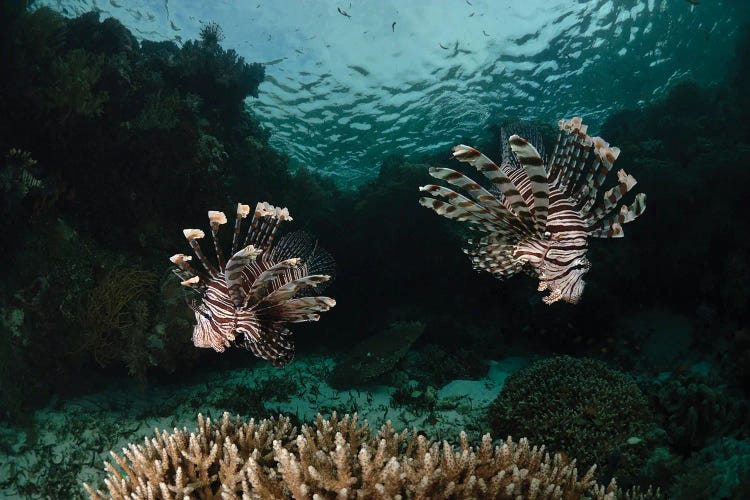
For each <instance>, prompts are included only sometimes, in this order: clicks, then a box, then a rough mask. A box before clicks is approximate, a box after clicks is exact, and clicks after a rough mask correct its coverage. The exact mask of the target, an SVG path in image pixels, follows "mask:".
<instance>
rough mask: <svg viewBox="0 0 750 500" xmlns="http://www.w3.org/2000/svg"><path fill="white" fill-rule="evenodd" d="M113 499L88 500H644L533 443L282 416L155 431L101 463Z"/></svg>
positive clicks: (99, 495) (93, 492)
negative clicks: (435, 436) (295, 422)
mask: <svg viewBox="0 0 750 500" xmlns="http://www.w3.org/2000/svg"><path fill="white" fill-rule="evenodd" d="M105 470H106V472H107V477H106V479H105V484H106V488H107V492H104V491H102V490H98V489H95V488H93V487H91V486H90V485H88V484H87V485H85V487H86V490H87V491H88V493H89V495H90V496H91V498H92V500H97V499H103V498H105V497H109V498H114V499H125V498H163V499H170V498H175V497H182V496H187V495H190V496H191V497H195V498H216V497H218V496H221V497H222V498H295V499H298V500H302V499H306V498H310V497H311V496H314V497H315V498H334V497H335V498H375V497H388V498H395V497H399V498H477V497H481V498H517V497H519V496H521V497H524V498H568V499H575V498H618V497H619V498H646V497H650V496H651V494H650V493H647V494H646V495H642V494H639V493H637V492H632V493H627V494H625V493H623V492H621V491H619V490H618V489H617V487H616V485H615V484H614V483H611V484H610V485H609V486H607V487H606V488H605V487H604V486H602V485H599V484H597V483H596V482H595V481H594V480H593V472H594V468H591V469H589V470H588V472H586V473H585V474H584V475H583V476H581V477H579V476H578V471H577V468H576V462H575V460H568V459H567V458H565V457H564V456H562V455H560V454H556V455H554V456H552V457H550V455H549V454H548V453H546V452H545V450H544V447H540V448H537V447H533V448H532V447H531V446H530V445H529V443H528V441H527V440H525V439H521V440H520V441H518V442H514V441H513V440H511V439H510V438H508V439H507V440H506V441H505V442H502V443H501V444H499V445H497V446H493V444H492V439H491V438H490V436H489V435H485V436H484V438H483V439H482V442H481V444H480V445H479V446H477V447H472V446H471V445H470V444H469V442H468V441H467V439H466V435H465V434H462V435H461V436H460V439H459V443H458V445H457V446H452V445H450V444H449V443H447V442H443V443H442V444H441V443H436V442H434V441H432V440H430V439H428V438H426V437H425V436H423V435H421V434H417V433H416V432H413V433H409V432H408V431H406V430H405V431H403V432H400V433H399V432H396V431H395V430H394V429H393V427H392V426H391V425H390V424H386V425H384V426H383V427H382V428H381V429H380V431H379V432H378V433H377V435H375V436H373V435H372V434H371V432H370V429H369V426H368V425H367V422H365V423H364V424H360V423H359V421H358V418H357V415H356V414H355V415H354V416H352V417H350V416H348V415H346V416H344V417H343V418H338V417H337V416H336V414H333V415H332V416H331V418H330V419H324V418H323V417H322V416H321V415H318V418H317V420H316V422H315V423H314V424H313V425H310V426H308V425H304V426H303V427H302V428H301V430H300V432H299V433H298V432H297V429H296V428H295V427H293V426H292V424H291V422H290V421H289V419H288V418H286V417H283V416H281V417H279V418H278V419H269V420H261V421H258V422H256V421H255V420H250V422H248V423H243V422H242V421H241V420H240V419H239V418H236V419H232V418H230V416H229V414H227V413H225V414H224V416H223V418H222V419H221V421H217V422H213V421H211V420H210V419H206V418H204V417H203V416H202V415H199V416H198V429H197V430H196V431H195V432H192V433H191V432H189V431H188V430H187V429H182V430H180V429H175V430H174V432H172V433H168V432H166V431H161V432H160V431H158V430H157V432H156V435H155V436H154V437H153V438H151V439H149V438H146V439H145V442H144V444H142V445H136V444H131V445H129V446H128V447H127V448H125V449H123V452H122V455H119V454H116V453H114V452H113V453H112V462H107V463H105Z"/></svg>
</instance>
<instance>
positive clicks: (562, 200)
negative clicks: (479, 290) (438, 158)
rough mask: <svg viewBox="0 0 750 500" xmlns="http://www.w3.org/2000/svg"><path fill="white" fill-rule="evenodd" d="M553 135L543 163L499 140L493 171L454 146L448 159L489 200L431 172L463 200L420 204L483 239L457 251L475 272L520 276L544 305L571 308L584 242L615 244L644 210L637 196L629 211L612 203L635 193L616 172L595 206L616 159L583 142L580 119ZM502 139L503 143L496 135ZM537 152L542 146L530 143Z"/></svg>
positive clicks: (602, 147) (613, 152) (518, 145)
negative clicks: (480, 178)
mask: <svg viewBox="0 0 750 500" xmlns="http://www.w3.org/2000/svg"><path fill="white" fill-rule="evenodd" d="M559 127H560V133H559V134H558V137H557V144H556V145H555V149H554V153H553V154H552V157H551V159H550V160H549V162H546V163H547V164H546V165H545V161H544V160H543V159H542V155H540V154H539V152H538V151H537V149H536V148H535V147H534V145H532V144H531V143H530V142H529V141H527V140H526V139H524V138H522V137H519V136H518V135H511V136H510V137H509V138H508V140H507V143H506V142H505V141H504V140H503V144H502V146H503V161H502V164H501V166H499V167H498V166H497V165H495V164H494V163H493V162H492V161H491V160H490V159H489V158H487V157H486V156H484V155H483V154H482V153H480V152H479V151H477V150H476V149H474V148H471V147H469V146H465V145H463V144H459V145H458V146H455V147H454V148H453V157H454V158H456V159H458V160H460V161H462V162H466V163H468V164H470V165H472V166H473V167H475V168H476V169H477V170H478V171H479V172H481V173H482V174H483V175H484V176H485V177H486V178H487V179H489V181H490V182H491V183H492V186H493V188H491V190H492V192H491V191H489V190H487V189H485V188H483V187H482V186H480V185H479V184H478V183H476V182H474V181H473V180H471V179H470V178H468V177H467V176H465V175H463V174H462V173H460V172H457V171H455V170H452V169H450V168H431V169H430V175H431V176H433V177H435V178H437V179H442V180H444V181H446V182H448V183H449V184H452V185H454V186H458V187H460V188H462V189H463V190H464V191H465V192H466V193H467V194H468V195H469V197H470V198H469V197H466V196H462V195H460V194H458V193H457V192H455V191H453V190H452V189H449V188H446V187H442V186H438V185H435V184H430V185H427V186H422V187H420V188H419V189H420V191H426V192H428V193H430V194H431V195H433V196H438V197H442V198H443V199H444V200H445V201H442V200H439V199H435V198H428V197H423V198H420V200H419V203H420V204H421V205H422V206H425V207H429V208H431V209H433V210H434V211H435V212H437V213H438V214H440V215H442V216H444V217H447V218H448V219H453V220H458V221H465V222H468V223H470V224H472V225H473V228H475V229H477V230H479V231H481V232H483V233H484V235H483V236H482V237H480V238H477V239H468V240H467V243H468V247H467V248H465V249H464V252H466V253H467V254H468V255H469V256H470V258H471V261H472V264H473V266H474V268H475V269H477V270H483V271H487V272H490V273H492V274H494V275H495V276H496V277H498V278H501V279H502V278H506V277H508V276H511V275H513V274H515V273H517V272H518V271H521V270H525V271H527V272H529V273H531V274H532V275H534V276H537V277H538V278H539V291H544V290H548V291H549V294H548V295H547V296H546V297H544V298H543V300H544V302H545V303H547V304H552V303H553V302H556V301H558V300H564V301H566V302H570V303H573V304H575V303H577V302H578V300H579V299H580V297H581V294H582V293H583V288H584V284H585V283H584V281H583V279H582V278H583V275H584V274H585V273H586V272H587V271H588V270H589V268H590V263H589V261H588V259H586V249H587V245H588V242H587V240H588V238H589V237H597V238H618V237H622V236H623V231H622V224H625V223H626V222H630V221H632V220H634V219H635V218H636V217H638V216H639V215H641V214H642V213H643V211H644V210H645V208H646V195H645V194H643V193H639V194H638V195H636V197H635V201H634V202H633V203H632V204H631V205H630V206H627V205H620V206H619V208H618V203H619V202H620V199H621V198H622V196H623V195H624V194H625V193H627V192H628V191H630V190H631V189H632V188H633V186H635V184H636V181H635V179H634V178H633V177H632V176H630V175H628V174H626V173H625V172H624V171H623V170H620V171H618V172H617V179H618V185H617V186H615V187H613V188H612V189H609V190H608V191H606V192H605V193H604V195H603V197H602V199H601V200H600V201H599V202H598V203H597V193H598V190H599V188H600V187H601V186H602V183H603V182H604V180H605V178H606V177H607V174H608V173H609V171H610V170H611V169H612V166H613V164H614V162H615V160H616V159H617V156H618V155H619V154H620V150H619V149H618V148H616V147H610V146H609V144H608V143H607V142H605V141H604V140H603V139H601V138H600V137H589V136H588V135H587V134H586V129H587V126H586V125H583V124H582V122H581V119H580V118H573V119H572V120H567V121H566V120H560V122H559ZM502 135H503V139H504V138H505V137H506V135H505V132H504V131H503V132H502ZM537 145H538V146H541V141H537Z"/></svg>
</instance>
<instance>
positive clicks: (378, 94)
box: [35, 0, 750, 186]
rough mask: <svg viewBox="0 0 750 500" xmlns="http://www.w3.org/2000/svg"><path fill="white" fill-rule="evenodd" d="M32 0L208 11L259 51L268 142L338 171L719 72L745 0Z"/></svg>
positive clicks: (143, 28) (152, 23) (625, 100)
mask: <svg viewBox="0 0 750 500" xmlns="http://www.w3.org/2000/svg"><path fill="white" fill-rule="evenodd" d="M37 4H38V5H49V6H51V7H53V8H55V9H57V10H59V11H61V12H63V13H64V14H66V15H71V16H72V15H78V14H80V13H83V12H86V11H88V10H91V9H97V10H100V11H101V12H102V13H103V15H105V16H113V17H116V18H118V19H120V20H121V21H122V22H123V23H124V24H125V25H126V26H128V27H129V28H130V29H131V30H133V31H134V33H135V34H136V35H137V36H139V37H141V38H148V39H159V40H164V39H170V40H176V41H178V42H179V41H181V40H187V39H189V38H194V37H196V36H197V34H198V31H199V30H200V27H201V25H202V23H205V22H211V21H214V22H218V23H219V24H220V25H221V26H222V27H223V29H224V31H225V34H226V39H225V41H224V45H225V46H226V47H228V48H229V47H231V48H234V49H235V50H237V51H238V52H239V53H240V54H241V55H243V56H244V57H245V58H246V59H247V60H248V61H258V62H265V63H267V64H268V65H267V67H266V73H267V79H266V81H265V82H264V83H263V84H262V85H261V87H260V93H261V95H260V98H259V99H257V100H250V101H248V105H249V106H250V108H251V109H252V110H253V112H254V113H255V114H256V115H257V116H258V118H259V119H260V120H261V122H262V123H263V124H264V125H266V126H268V127H269V128H270V130H271V131H272V139H271V143H272V145H273V146H275V147H276V148H278V149H280V150H281V151H283V152H285V153H286V154H288V155H289V157H290V158H291V159H292V161H293V162H296V163H298V164H303V165H307V166H309V167H311V168H314V169H316V170H318V171H321V172H324V173H327V174H329V175H331V176H333V177H334V178H335V179H336V180H337V181H339V182H340V183H341V184H342V185H344V184H346V185H347V186H352V185H356V184H358V183H361V182H363V181H364V180H366V179H368V178H371V177H372V176H373V175H375V174H376V173H377V171H376V169H377V165H378V164H379V162H380V160H381V159H382V158H383V157H384V156H386V155H389V154H394V153H400V154H404V155H407V156H412V155H415V154H422V153H427V152H434V151H435V150H436V149H437V148H447V147H448V146H450V145H451V144H453V143H455V142H456V141H458V140H462V139H464V138H476V139H478V138H479V136H480V135H481V134H482V133H485V132H484V131H485V130H486V127H487V125H488V124H489V123H492V122H494V121H497V120H498V119H500V118H501V117H504V116H509V115H510V116H518V117H520V118H537V119H542V120H545V121H549V122H555V121H556V120H557V119H558V118H561V117H563V116H567V117H569V116H572V115H574V114H576V115H582V116H584V117H585V119H586V120H587V122H588V123H591V124H592V129H593V130H595V129H596V128H597V125H598V124H600V123H601V121H602V120H603V119H604V118H605V117H606V116H607V115H608V114H609V113H611V112H613V111H615V110H617V109H621V108H624V107H634V106H638V105H643V104H645V103H648V102H650V101H651V100H653V99H655V98H658V97H659V96H661V95H663V94H664V92H665V91H666V90H667V89H668V88H669V87H670V86H671V85H673V84H674V83H675V82H677V81H679V80H681V79H684V78H692V79H695V80H697V81H698V82H700V83H703V84H708V83H712V82H716V81H718V80H721V79H722V78H723V76H724V75H725V73H726V69H727V66H728V63H729V61H730V60H731V57H732V55H733V48H734V40H735V37H736V34H737V32H738V30H739V27H740V25H741V24H742V23H744V22H747V21H748V20H750V2H746V1H744V0H716V1H714V2H711V5H709V3H708V2H704V5H692V4H690V3H689V2H686V1H684V2H683V1H679V0H618V1H617V2H615V1H613V0H578V1H575V0H523V1H518V0H473V1H471V2H467V1H466V0H452V1H450V2H449V1H446V2H441V4H440V5H438V4H437V3H435V2H429V5H428V2H421V3H417V2H413V3H411V4H409V5H407V4H405V3H403V2H399V1H398V0H382V1H379V2H365V1H362V0H360V1H352V2H351V3H350V4H349V2H344V1H343V0H342V2H341V5H340V6H341V7H342V8H344V10H346V11H347V12H348V13H349V14H350V15H351V18H347V17H344V16H342V15H341V14H339V13H338V11H337V9H336V5H335V4H334V3H332V2H330V1H326V0H308V1H300V0H274V1H269V0H256V1H254V2H249V1H244V0H243V1H240V0H236V1H217V2H210V3H205V2H197V1H190V0H183V1H179V2H175V1H173V2H171V3H169V2H168V0H161V1H154V0H138V1H132V2H131V1H129V2H122V3H120V2H117V1H116V0H109V1H108V2H104V1H102V0H70V1H63V0H57V1H50V0H46V1H41V2H38V3H37ZM37 4H35V5H37ZM209 5H210V7H209ZM393 22H395V23H396V24H395V25H392V23H393Z"/></svg>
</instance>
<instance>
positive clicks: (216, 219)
mask: <svg viewBox="0 0 750 500" xmlns="http://www.w3.org/2000/svg"><path fill="white" fill-rule="evenodd" d="M208 222H209V224H210V225H211V236H212V237H213V240H214V250H215V251H216V260H217V261H218V263H219V269H224V264H225V261H224V252H222V250H221V243H219V227H220V226H221V225H222V224H226V223H227V216H226V215H224V212H219V211H218V210H209V211H208Z"/></svg>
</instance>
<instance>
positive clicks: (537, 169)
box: [508, 135, 549, 233]
mask: <svg viewBox="0 0 750 500" xmlns="http://www.w3.org/2000/svg"><path fill="white" fill-rule="evenodd" d="M508 143H509V144H510V148H511V150H513V153H515V155H516V157H517V158H518V162H519V163H520V164H521V166H522V167H523V169H524V170H525V171H526V174H527V175H528V177H529V182H530V188H531V202H532V203H531V206H532V208H533V209H534V221H535V223H536V229H537V231H538V232H540V233H543V232H544V229H545V227H546V226H547V213H548V212H549V182H548V179H547V170H546V168H545V166H544V160H542V157H541V155H540V154H539V152H538V151H537V150H536V148H535V147H534V146H533V145H532V144H531V143H530V142H529V141H527V140H526V139H524V138H523V137H520V136H517V135H512V136H510V138H509V139H508Z"/></svg>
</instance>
